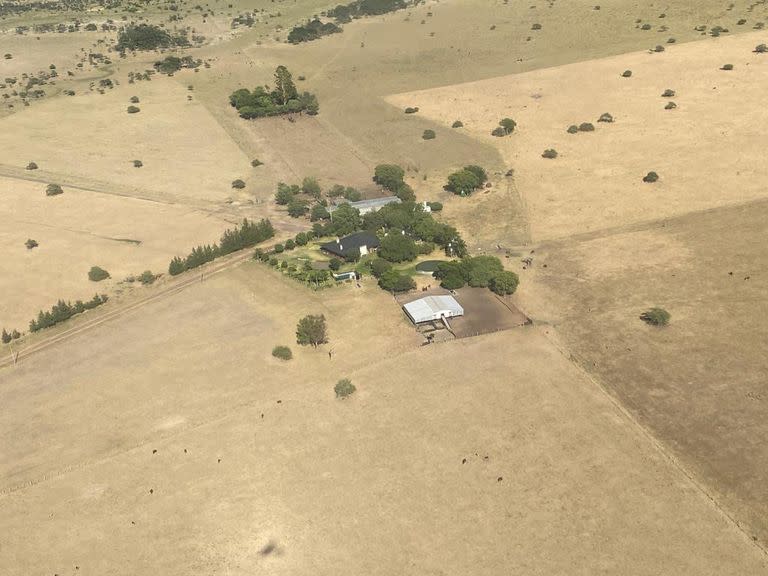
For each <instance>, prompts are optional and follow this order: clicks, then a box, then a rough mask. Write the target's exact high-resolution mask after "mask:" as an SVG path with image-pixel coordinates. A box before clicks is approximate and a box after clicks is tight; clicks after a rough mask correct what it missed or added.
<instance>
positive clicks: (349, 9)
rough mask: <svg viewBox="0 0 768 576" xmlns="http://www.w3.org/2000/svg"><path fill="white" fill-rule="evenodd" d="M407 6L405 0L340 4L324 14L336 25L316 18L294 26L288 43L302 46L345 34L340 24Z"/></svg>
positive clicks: (366, 0)
mask: <svg viewBox="0 0 768 576" xmlns="http://www.w3.org/2000/svg"><path fill="white" fill-rule="evenodd" d="M406 6H408V3H407V2H405V0H355V1H354V2H350V3H349V4H339V5H338V6H336V7H335V8H331V9H330V10H328V11H327V12H325V14H323V16H326V17H328V18H333V19H334V20H336V23H333V22H323V21H322V20H320V19H319V18H317V17H315V18H313V19H312V20H310V21H308V22H307V23H306V24H300V25H299V26H294V27H293V29H292V30H291V31H290V32H289V33H288V42H290V43H291V44H300V43H301V42H311V41H312V40H318V39H319V38H322V37H323V36H328V35H329V34H338V33H339V32H343V29H342V28H341V26H339V25H338V24H346V23H348V22H351V21H352V19H353V18H362V17H363V16H378V15H381V14H386V13H387V12H394V11H395V10H401V9H402V8H405V7H406Z"/></svg>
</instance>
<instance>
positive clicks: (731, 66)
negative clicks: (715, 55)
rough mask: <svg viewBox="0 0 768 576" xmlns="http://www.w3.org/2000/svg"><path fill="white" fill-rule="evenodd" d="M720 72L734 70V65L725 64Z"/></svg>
mask: <svg viewBox="0 0 768 576" xmlns="http://www.w3.org/2000/svg"><path fill="white" fill-rule="evenodd" d="M720 70H733V64H723V66H722V67H721V68H720Z"/></svg>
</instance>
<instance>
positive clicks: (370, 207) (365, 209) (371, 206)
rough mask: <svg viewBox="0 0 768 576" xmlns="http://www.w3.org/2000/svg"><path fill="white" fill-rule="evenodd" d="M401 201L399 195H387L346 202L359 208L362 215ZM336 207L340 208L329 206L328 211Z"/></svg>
mask: <svg viewBox="0 0 768 576" xmlns="http://www.w3.org/2000/svg"><path fill="white" fill-rule="evenodd" d="M399 202H400V198H398V197H397V196H385V197H384V198H371V199H370V200H359V201H358V202H344V204H349V205H350V206H352V208H357V210H358V211H359V212H360V215H361V216H362V215H363V214H368V213H369V212H376V210H378V209H379V208H381V207H382V206H386V205H387V204H397V203H399ZM336 208H338V206H332V207H330V208H328V211H329V212H333V211H334V210H336Z"/></svg>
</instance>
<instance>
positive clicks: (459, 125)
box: [451, 120, 464, 128]
mask: <svg viewBox="0 0 768 576" xmlns="http://www.w3.org/2000/svg"><path fill="white" fill-rule="evenodd" d="M463 126H464V122H462V121H461V120H454V122H453V124H451V128H462V127H463Z"/></svg>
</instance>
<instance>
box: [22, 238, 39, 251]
mask: <svg viewBox="0 0 768 576" xmlns="http://www.w3.org/2000/svg"><path fill="white" fill-rule="evenodd" d="M24 246H26V247H27V250H32V248H37V246H38V243H37V240H33V239H32V238H27V241H26V242H24Z"/></svg>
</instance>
